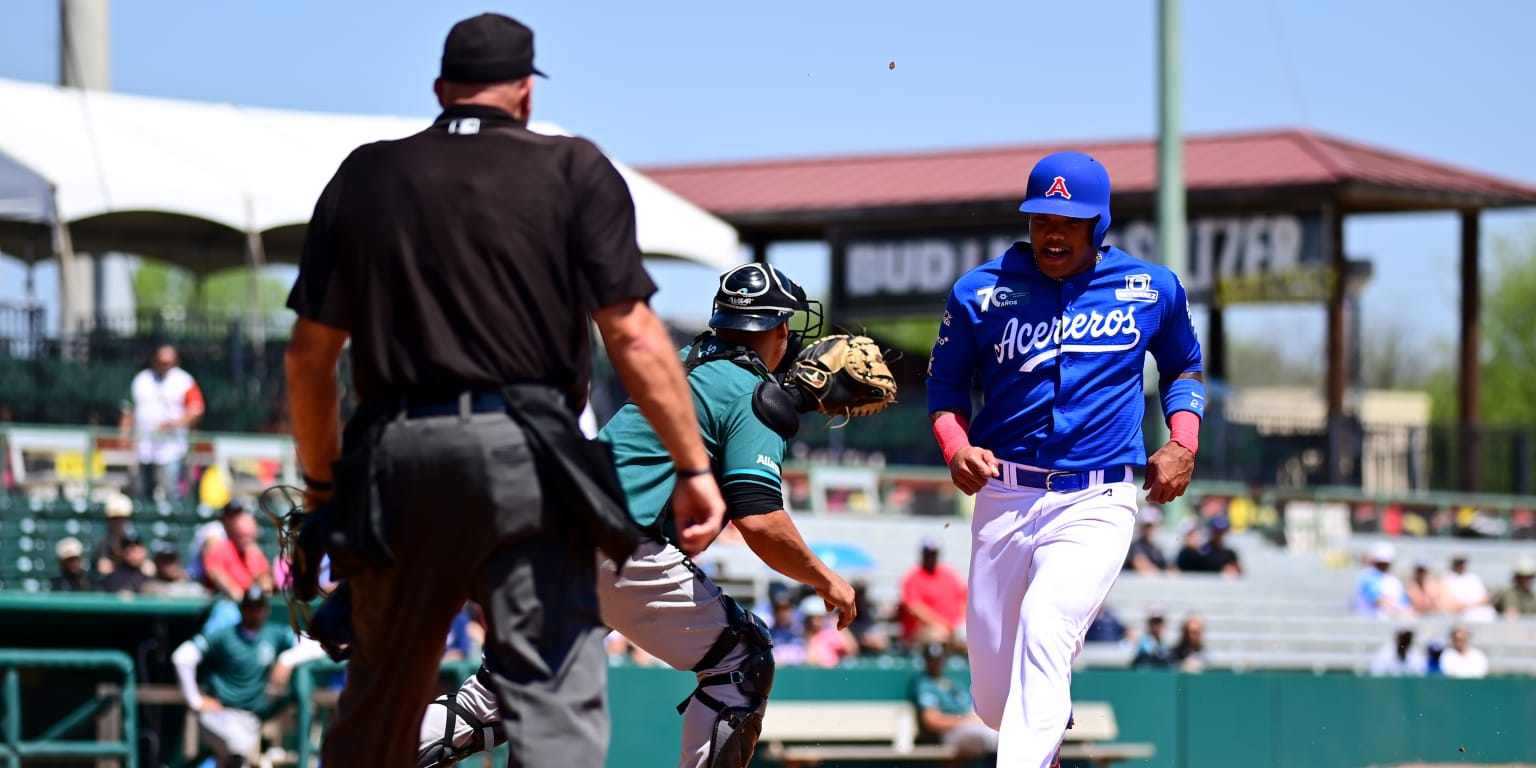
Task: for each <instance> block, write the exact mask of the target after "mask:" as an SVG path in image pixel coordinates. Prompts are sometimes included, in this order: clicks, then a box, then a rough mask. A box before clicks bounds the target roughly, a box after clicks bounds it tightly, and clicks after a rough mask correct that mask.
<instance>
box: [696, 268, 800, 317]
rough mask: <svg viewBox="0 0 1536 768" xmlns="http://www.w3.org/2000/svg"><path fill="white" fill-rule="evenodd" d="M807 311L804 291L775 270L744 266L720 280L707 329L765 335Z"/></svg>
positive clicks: (724, 275) (722, 276)
mask: <svg viewBox="0 0 1536 768" xmlns="http://www.w3.org/2000/svg"><path fill="white" fill-rule="evenodd" d="M809 307H810V303H809V302H808V301H806V297H805V289H804V288H801V287H800V286H799V285H797V284H796V283H795V281H793V280H791V279H789V277H787V276H786V275H785V274H784V273H783V272H780V271H779V270H778V269H777V268H776V267H770V266H768V265H767V264H755V263H754V264H743V265H741V266H739V267H735V268H734V269H731V270H730V271H729V272H726V273H725V274H723V275H721V276H720V289H719V290H717V291H715V305H714V314H713V315H710V318H709V327H711V328H732V329H735V330H738V331H767V330H772V329H774V328H777V327H779V325H780V324H781V323H783V322H784V321H785V320H788V319H789V318H790V317H791V316H793V315H794V314H795V313H796V312H803V311H805V310H807V309H808V308H809Z"/></svg>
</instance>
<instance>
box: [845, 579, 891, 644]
mask: <svg viewBox="0 0 1536 768" xmlns="http://www.w3.org/2000/svg"><path fill="white" fill-rule="evenodd" d="M849 586H851V587H853V608H854V610H855V611H856V612H857V613H856V614H855V615H854V617H853V622H852V623H851V624H849V625H848V631H849V632H852V633H853V638H854V639H855V640H857V641H858V643H859V653H873V654H880V653H885V652H886V651H887V650H890V645H891V641H890V637H889V636H888V635H887V634H886V632H885V628H884V627H883V626H881V624H880V613H881V612H880V611H879V610H878V609H877V608H876V607H875V604H874V601H872V600H870V598H869V582H867V581H865V580H864V579H854V580H853V581H851V582H849Z"/></svg>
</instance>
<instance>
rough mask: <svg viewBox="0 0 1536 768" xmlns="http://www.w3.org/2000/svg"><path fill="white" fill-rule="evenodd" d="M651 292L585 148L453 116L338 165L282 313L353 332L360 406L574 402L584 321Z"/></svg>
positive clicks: (616, 184) (614, 177)
mask: <svg viewBox="0 0 1536 768" xmlns="http://www.w3.org/2000/svg"><path fill="white" fill-rule="evenodd" d="M655 290H656V286H655V284H654V283H652V282H651V279H650V277H649V275H647V274H646V272H645V269H644V267H643V266H642V264H641V259H640V249H639V246H638V245H637V244H636V240H635V209H634V202H633V201H632V200H631V198H630V196H629V188H628V186H627V185H625V183H624V179H623V177H621V176H620V175H619V173H618V171H617V170H616V169H614V167H613V164H612V163H610V162H609V161H608V159H607V158H606V157H604V156H603V154H602V153H601V152H600V151H598V149H597V147H595V146H593V145H592V143H591V142H588V141H586V140H584V139H578V138H569V137H557V136H544V135H541V134H536V133H533V132H530V131H529V130H528V129H527V128H526V126H524V125H523V124H522V123H521V122H519V121H517V120H514V119H513V118H512V117H511V116H510V115H508V114H507V113H506V112H503V111H501V110H499V109H496V108H493V107H482V106H455V107H449V108H448V109H447V110H445V111H444V112H443V114H442V115H441V116H439V117H438V119H437V121H436V122H434V123H433V124H432V127H430V128H428V129H427V130H425V131H422V132H421V133H418V134H416V135H414V136H410V137H407V138H404V139H400V140H398V141H382V142H377V143H374V144H367V145H364V146H362V147H359V148H357V149H356V150H354V151H353V152H352V154H351V155H350V156H349V157H347V159H346V160H345V161H343V162H342V164H341V167H340V168H339V169H338V170H337V171H336V175H335V176H334V177H333V178H332V179H331V181H330V183H329V184H328V185H327V186H326V188H325V191H324V192H322V193H321V195H320V200H319V202H318V203H316V205H315V212H314V216H313V217H312V218H311V219H310V223H309V231H308V233H307V235H306V237H305V241H304V252H303V255H302V257H301V260H300V263H299V277H298V280H297V281H295V283H294V285H293V291H292V293H290V294H289V296H288V306H289V307H290V308H291V309H293V310H294V311H295V312H297V313H298V314H299V316H300V317H304V318H307V319H309V320H313V321H315V322H318V323H321V324H323V325H327V326H330V327H333V328H339V329H343V330H346V331H348V332H349V333H350V334H351V336H352V371H353V384H354V387H355V388H356V391H357V395H358V396H359V397H360V398H361V399H362V400H363V401H364V402H387V401H390V400H393V399H398V398H400V397H402V396H407V397H411V398H414V399H433V398H447V397H450V396H452V395H453V394H455V393H457V392H460V391H463V390H465V389H488V388H494V387H496V386H499V385H501V384H508V383H517V382H542V383H547V384H551V385H554V386H556V387H558V388H560V389H562V390H564V391H567V392H569V393H571V394H572V395H577V396H579V397H584V396H585V393H586V384H587V381H586V379H587V375H588V370H589V368H590V363H589V350H588V333H587V322H586V314H587V312H590V311H591V310H593V309H598V308H601V307H605V306H609V305H611V304H614V303H617V302H620V301H624V300H627V299H648V298H649V297H650V296H651V294H652V293H654V292H655Z"/></svg>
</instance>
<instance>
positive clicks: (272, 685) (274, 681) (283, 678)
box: [267, 664, 293, 693]
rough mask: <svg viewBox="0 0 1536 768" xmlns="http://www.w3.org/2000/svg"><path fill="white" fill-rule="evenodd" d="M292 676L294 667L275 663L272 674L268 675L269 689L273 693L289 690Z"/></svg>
mask: <svg viewBox="0 0 1536 768" xmlns="http://www.w3.org/2000/svg"><path fill="white" fill-rule="evenodd" d="M292 677H293V667H290V666H288V665H287V664H273V665H272V674H271V675H270V676H268V677H267V690H268V691H270V692H272V693H282V692H283V691H286V690H288V680H289V679H290V678H292Z"/></svg>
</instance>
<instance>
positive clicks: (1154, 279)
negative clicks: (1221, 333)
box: [928, 243, 1204, 470]
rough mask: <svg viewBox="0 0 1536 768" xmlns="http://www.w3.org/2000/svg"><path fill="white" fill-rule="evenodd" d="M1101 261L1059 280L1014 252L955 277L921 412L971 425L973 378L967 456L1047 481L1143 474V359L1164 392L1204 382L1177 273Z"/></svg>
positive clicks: (1113, 251)
mask: <svg viewBox="0 0 1536 768" xmlns="http://www.w3.org/2000/svg"><path fill="white" fill-rule="evenodd" d="M1102 254H1103V258H1102V260H1101V261H1100V262H1099V263H1098V265H1097V266H1096V267H1094V268H1093V269H1090V270H1088V271H1086V272H1083V273H1081V274H1077V275H1073V276H1071V277H1068V278H1066V279H1064V280H1056V279H1054V278H1051V277H1047V276H1045V275H1044V274H1041V272H1040V271H1039V270H1038V269H1036V268H1035V263H1034V257H1033V254H1032V253H1031V251H1030V246H1029V244H1028V243H1015V244H1014V245H1013V247H1012V248H1009V249H1008V251H1007V252H1005V253H1004V254H1003V255H1002V256H999V257H997V258H995V259H992V260H991V261H988V262H986V263H984V264H981V265H980V266H977V267H976V268H975V269H972V270H971V271H969V272H967V273H965V274H964V275H961V276H960V279H959V280H957V281H955V286H954V288H953V290H951V292H950V295H949V301H948V305H947V306H946V307H945V310H944V316H943V319H942V320H941V322H940V324H939V334H938V338H937V340H936V341H935V342H934V345H933V356H932V357H931V358H930V359H929V363H928V410H929V411H930V412H932V411H940V410H954V411H959V412H960V413H963V414H966V415H967V416H970V414H971V392H972V383H973V382H974V380H975V376H976V374H977V373H978V372H979V373H980V375H981V380H982V391H983V401H982V406H981V409H980V410H979V411H978V412H976V414H975V415H974V417H972V418H971V419H970V439H971V444H972V445H978V446H981V447H983V448H988V449H990V450H991V451H992V452H993V453H994V454H995V455H996V456H997V457H998V458H999V459H1003V460H1006V461H1013V462H1018V463H1021V464H1029V465H1032V466H1036V467H1042V468H1045V469H1061V470H1090V469H1105V468H1109V467H1115V466H1120V465H1124V464H1132V465H1136V466H1145V465H1146V463H1147V452H1146V447H1145V445H1144V439H1143V437H1142V431H1141V421H1142V416H1143V414H1144V413H1145V411H1144V408H1145V400H1144V394H1143V382H1142V370H1143V364H1144V361H1145V359H1146V354H1147V353H1148V352H1150V353H1152V357H1153V358H1154V359H1155V360H1156V362H1157V369H1158V375H1159V377H1160V386H1161V387H1163V388H1164V389H1166V388H1167V386H1168V385H1169V384H1170V383H1171V382H1172V381H1173V380H1174V379H1176V378H1177V377H1178V376H1179V375H1180V374H1183V373H1186V372H1190V371H1199V370H1201V363H1200V341H1199V339H1198V338H1196V336H1195V329H1194V323H1193V320H1192V319H1191V317H1190V314H1189V301H1188V298H1187V297H1186V296H1185V294H1184V286H1183V285H1181V284H1180V283H1179V279H1178V277H1177V276H1175V275H1174V274H1173V272H1171V271H1169V270H1168V269H1167V268H1165V267H1161V266H1158V265H1156V264H1151V263H1148V262H1145V261H1142V260H1140V259H1137V258H1135V257H1133V256H1131V255H1130V254H1128V253H1126V252H1125V251H1122V250H1120V249H1118V248H1107V249H1104V250H1103V251H1102ZM1203 407H1204V404H1203V403H1192V402H1188V401H1183V402H1176V403H1175V404H1174V405H1173V407H1172V410H1173V411H1178V410H1186V409H1187V410H1190V411H1193V412H1195V413H1200V412H1201V410H1202V409H1203Z"/></svg>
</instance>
